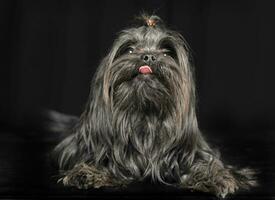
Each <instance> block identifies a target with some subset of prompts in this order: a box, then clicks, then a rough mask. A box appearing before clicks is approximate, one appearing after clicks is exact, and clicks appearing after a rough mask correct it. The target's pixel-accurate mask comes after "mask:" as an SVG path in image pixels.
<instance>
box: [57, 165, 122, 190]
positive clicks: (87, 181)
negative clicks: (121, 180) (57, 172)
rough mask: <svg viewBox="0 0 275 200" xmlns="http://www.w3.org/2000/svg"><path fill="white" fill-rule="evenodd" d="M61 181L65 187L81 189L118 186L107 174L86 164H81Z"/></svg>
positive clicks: (67, 173)
mask: <svg viewBox="0 0 275 200" xmlns="http://www.w3.org/2000/svg"><path fill="white" fill-rule="evenodd" d="M59 181H62V182H63V184H64V185H65V186H75V187H77V188H79V189H88V188H92V187H93V188H100V187H103V186H116V185H118V182H117V181H114V180H112V178H111V176H110V175H108V174H107V173H106V172H104V171H100V170H98V169H96V168H95V167H94V166H89V165H87V164H85V163H80V164H78V165H76V166H75V167H74V168H73V169H71V170H69V171H67V172H66V173H65V176H64V177H63V178H61V179H59Z"/></svg>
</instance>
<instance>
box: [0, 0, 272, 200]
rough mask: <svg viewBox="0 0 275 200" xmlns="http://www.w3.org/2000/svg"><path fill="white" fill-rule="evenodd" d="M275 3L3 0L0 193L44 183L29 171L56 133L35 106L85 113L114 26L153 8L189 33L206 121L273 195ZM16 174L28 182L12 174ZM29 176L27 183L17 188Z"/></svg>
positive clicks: (261, 192)
mask: <svg viewBox="0 0 275 200" xmlns="http://www.w3.org/2000/svg"><path fill="white" fill-rule="evenodd" d="M274 6H275V3H273V1H261V0H258V1H256V0H249V1H248V0H246V1H232V0H231V1H229V0H228V1H227V0H226V1H219V0H211V1H210V0H209V1H203V0H192V1H191V0H182V1H175V0H170V1H168V0H161V1H156V0H155V1H153V0H151V1H148V0H132V1H129V0H128V1H127V0H125V1H107V0H100V1H92V0H90V1H80V0H75V1H72V0H68V1H66V0H63V1H61V0H59V1H46V0H45V1H37V0H33V1H27V0H26V1H13V0H2V1H0V23H1V31H0V39H1V43H0V49H1V57H0V58H1V59H0V94H1V98H0V123H1V130H2V132H1V133H0V136H1V149H0V150H1V151H2V152H1V154H0V159H1V160H2V161H1V162H2V163H4V164H3V165H2V169H1V170H0V173H1V176H3V178H2V182H1V180H0V184H1V185H2V188H7V189H6V190H4V191H3V194H5V195H13V194H18V195H23V194H25V195H27V194H42V193H43V192H41V191H43V189H41V191H40V190H39V191H40V193H39V192H37V191H38V190H35V189H34V188H33V187H34V186H33V185H37V184H38V185H39V182H41V181H39V180H37V179H31V178H30V177H31V174H32V173H37V174H39V173H38V171H39V169H38V167H37V166H36V167H35V166H34V165H33V164H31V163H29V162H31V161H30V158H32V159H33V161H32V162H38V161H39V162H40V165H41V166H42V167H44V168H45V166H44V165H42V164H41V162H43V161H44V159H43V157H41V156H40V154H39V153H41V155H42V154H43V155H44V154H45V153H46V152H47V151H48V150H49V149H51V147H52V145H54V144H55V142H54V141H51V142H50V143H45V141H44V140H43V137H42V133H40V132H39V131H37V128H36V129H34V126H36V124H37V122H38V121H39V120H40V119H39V118H37V116H38V115H39V113H41V111H42V110H43V109H54V110H58V111H60V112H64V113H69V114H74V115H79V114H80V113H81V112H82V110H83V107H84V104H85V101H86V99H87V96H88V93H89V85H90V81H91V77H92V76H93V74H94V72H95V70H96V68H97V65H98V63H99V62H100V60H101V59H102V58H103V57H104V55H106V54H107V52H108V50H109V49H110V46H111V45H112V42H113V40H114V39H115V37H116V35H117V32H119V31H120V30H122V29H123V28H126V27H129V26H130V25H131V21H132V19H133V18H134V16H136V15H138V14H139V13H140V12H141V11H147V12H149V13H156V14H157V15H159V16H160V17H161V18H162V19H163V20H164V21H165V22H166V23H167V24H168V26H169V27H171V28H172V29H174V30H177V31H179V32H180V33H182V34H183V36H184V37H185V39H186V40H187V42H188V43H189V45H190V47H191V49H192V56H193V62H194V65H195V72H196V73H195V78H196V88H197V97H198V103H197V105H198V109H197V114H198V120H199V124H200V127H201V129H202V130H203V131H204V132H205V133H206V135H208V136H209V139H210V140H213V143H214V144H216V145H217V146H218V147H219V148H220V149H221V151H222V152H223V153H224V155H225V157H227V158H228V159H229V160H230V161H231V162H234V160H235V162H236V163H238V164H240V163H241V164H240V165H241V166H243V165H250V166H252V167H256V168H260V169H261V171H262V173H261V175H259V176H260V181H261V183H262V184H261V185H262V186H261V187H260V189H256V190H255V191H256V192H254V193H253V192H252V193H247V194H246V193H245V195H249V194H251V195H252V194H253V195H254V196H253V195H252V196H253V197H255V196H258V197H259V198H263V196H264V197H269V196H272V195H274V190H275V184H274V170H273V167H274V159H273V155H272V154H273V153H274V145H275V143H274V141H275V139H274V138H275V137H274V134H275V131H274V129H275V103H274V102H275V93H274V85H275V78H274V76H275V65H274V64H275V61H274V57H275V56H274V46H275V39H274V38H275V37H274V36H275V23H274V19H275V12H274ZM215 141H216V143H215ZM217 141H218V142H217ZM20 145H21V146H20ZM9 155H11V156H10V157H9ZM236 157H238V158H236ZM17 159H19V161H18V160H17ZM24 159H25V160H24ZM18 162H20V164H19V165H18ZM22 162H23V163H24V162H27V163H28V165H24V164H22ZM17 165H18V166H17ZM40 165H39V166H40ZM22 170H23V171H24V173H23V174H24V175H22V174H21V172H22ZM2 173H3V175H2ZM28 173H30V174H28ZM18 174H21V175H22V177H21V180H20V181H21V182H22V183H21V182H20V181H19V182H16V181H14V180H15V179H16V178H15V176H18ZM40 175H41V173H40ZM42 176H43V177H44V176H45V175H42ZM46 179H47V178H46ZM43 180H44V179H43ZM23 183H30V186H29V187H28V189H25V190H24V189H22V188H21V189H22V191H21V190H18V188H19V187H21V186H22V184H23ZM46 183H47V181H46ZM20 184H21V185H20ZM31 184H33V185H31ZM41 184H42V183H41ZM47 184H48V183H47ZM47 184H45V181H44V182H43V184H42V185H43V186H44V187H46V186H45V185H47ZM26 187H27V186H26ZM41 187H42V186H41ZM53 187H55V186H53ZM140 187H141V188H142V186H140ZM47 188H48V186H47ZM2 190H3V189H2ZM61 190H62V189H61ZM137 190H138V191H139V189H137ZM140 190H141V189H140ZM147 190H149V189H147ZM153 190H154V189H152V191H153ZM23 191H25V192H23ZM26 191H27V192H26ZM35 191H36V192H35ZM56 191H60V190H56ZM141 191H143V190H141ZM139 192H140V191H139ZM48 193H50V192H48V191H47V190H46V193H45V190H44V193H43V194H48ZM56 193H58V192H56ZM54 194H55V193H54ZM62 194H63V193H62ZM96 194H97V193H96ZM63 195H64V194H63ZM80 195H81V194H80ZM183 195H184V194H183ZM250 198H251V196H250ZM255 198H256V197H255Z"/></svg>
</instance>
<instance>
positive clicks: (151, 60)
mask: <svg viewBox="0 0 275 200" xmlns="http://www.w3.org/2000/svg"><path fill="white" fill-rule="evenodd" d="M156 59H157V58H156V56H154V55H152V54H145V55H143V56H142V60H143V61H144V62H145V63H147V64H149V63H154V62H155V61H156Z"/></svg>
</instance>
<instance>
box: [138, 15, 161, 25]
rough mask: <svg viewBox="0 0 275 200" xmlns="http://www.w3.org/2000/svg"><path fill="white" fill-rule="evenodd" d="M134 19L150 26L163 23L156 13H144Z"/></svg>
mask: <svg viewBox="0 0 275 200" xmlns="http://www.w3.org/2000/svg"><path fill="white" fill-rule="evenodd" d="M136 19H137V20H138V21H139V22H141V23H142V25H144V26H147V27H152V28H155V27H158V26H160V25H162V24H163V22H162V20H161V18H160V17H158V16H156V15H148V14H146V13H143V14H141V15H140V16H138V17H137V18H136Z"/></svg>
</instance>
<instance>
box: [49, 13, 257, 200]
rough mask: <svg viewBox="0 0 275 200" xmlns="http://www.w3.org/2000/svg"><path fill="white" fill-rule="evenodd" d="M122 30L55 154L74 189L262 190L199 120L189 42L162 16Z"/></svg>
mask: <svg viewBox="0 0 275 200" xmlns="http://www.w3.org/2000/svg"><path fill="white" fill-rule="evenodd" d="M139 22H141V24H137V25H135V26H133V27H131V28H128V29H125V30H123V31H121V33H120V34H119V36H118V38H117V39H116V40H115V42H114V44H113V46H112V48H111V50H110V52H109V53H108V55H107V56H106V57H105V58H104V59H103V60H102V62H101V64H100V65H99V67H98V68H97V71H96V73H95V75H94V77H93V79H92V82H91V90H90V94H89V98H88V101H87V104H86V107H85V109H84V111H83V113H82V114H81V116H80V118H79V119H78V120H77V123H76V124H75V126H73V127H72V128H71V129H70V130H68V131H67V132H69V133H70V134H69V136H67V137H66V138H65V139H64V140H63V141H62V142H61V143H59V144H58V145H57V146H56V147H55V149H54V155H55V158H56V161H57V163H58V166H59V169H60V171H61V176H62V177H61V178H60V179H59V181H61V182H62V183H63V184H64V185H66V186H75V187H77V188H81V189H88V188H99V187H103V186H109V187H125V186H127V185H128V184H130V183H132V182H135V181H142V180H144V179H145V178H149V179H151V180H153V181H154V182H159V183H163V184H167V185H173V186H175V187H179V188H187V189H191V190H198V191H202V192H209V193H212V194H214V195H216V196H218V197H225V196H226V195H227V194H233V193H235V192H236V191H237V190H238V189H248V188H250V187H252V186H256V184H257V182H256V180H255V176H254V171H253V170H251V169H249V168H244V169H237V168H235V167H232V166H229V165H225V164H223V162H222V161H221V159H220V157H219V154H218V153H217V152H215V151H214V150H213V149H211V147H210V146H209V145H208V144H207V142H206V140H205V139H204V137H203V136H202V134H201V132H200V130H199V128H198V122H197V118H196V112H195V111H196V97H195V84H194V78H193V67H192V66H191V64H190V55H189V51H188V46H187V44H186V42H185V40H184V39H183V37H182V36H181V35H180V34H179V33H178V32H175V31H172V30H170V29H168V28H167V27H166V26H165V24H164V23H163V21H162V20H161V19H160V18H159V17H158V16H155V15H151V16H150V15H145V14H143V15H141V16H140V17H139Z"/></svg>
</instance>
